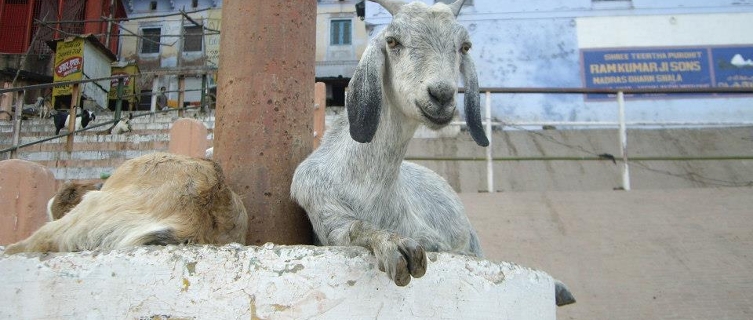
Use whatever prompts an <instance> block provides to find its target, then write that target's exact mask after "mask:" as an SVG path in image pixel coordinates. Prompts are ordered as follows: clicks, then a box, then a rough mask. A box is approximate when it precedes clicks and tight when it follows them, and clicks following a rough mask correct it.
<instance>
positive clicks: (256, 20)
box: [214, 0, 317, 245]
mask: <svg viewBox="0 0 753 320" xmlns="http://www.w3.org/2000/svg"><path fill="white" fill-rule="evenodd" d="M316 4H317V2H316V1H314V0H305V1H268V0H245V1H240V0H230V1H227V0H226V1H224V2H223V4H222V20H223V21H222V23H223V25H225V26H231V27H226V28H223V30H222V34H221V38H220V65H219V75H218V90H217V109H216V122H215V129H214V159H215V160H217V161H218V162H219V163H220V165H221V166H222V168H223V170H224V172H225V176H226V177H227V179H228V182H229V184H230V186H231V187H232V188H233V189H234V190H235V192H237V193H239V194H240V195H242V197H243V201H244V204H245V205H246V209H247V211H248V215H249V228H248V237H247V239H248V240H247V243H248V244H250V245H259V244H262V243H265V242H268V241H270V242H275V243H281V244H299V243H310V242H311V239H312V238H311V226H310V224H309V222H308V219H307V217H306V215H305V213H304V212H303V210H302V209H300V208H299V207H298V206H297V205H296V204H295V203H294V202H293V201H292V200H291V199H290V183H291V180H292V177H293V172H294V170H295V168H296V166H297V165H298V164H299V163H300V162H301V161H303V159H305V158H306V156H308V155H309V154H310V153H311V150H312V110H313V104H314V55H315V47H316Z"/></svg>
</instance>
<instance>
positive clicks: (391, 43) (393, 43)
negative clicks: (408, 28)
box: [387, 37, 400, 49]
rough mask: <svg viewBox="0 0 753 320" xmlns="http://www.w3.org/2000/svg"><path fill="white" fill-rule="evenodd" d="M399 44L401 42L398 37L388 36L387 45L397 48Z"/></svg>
mask: <svg viewBox="0 0 753 320" xmlns="http://www.w3.org/2000/svg"><path fill="white" fill-rule="evenodd" d="M398 45H400V42H398V41H397V39H395V38H393V37H387V46H388V47H390V49H395V47H397V46H398Z"/></svg>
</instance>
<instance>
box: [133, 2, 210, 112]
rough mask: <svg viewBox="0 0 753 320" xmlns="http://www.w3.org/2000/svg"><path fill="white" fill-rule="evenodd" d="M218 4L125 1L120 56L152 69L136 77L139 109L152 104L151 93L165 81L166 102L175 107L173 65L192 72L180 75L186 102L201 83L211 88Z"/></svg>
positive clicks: (194, 101) (194, 99) (193, 100)
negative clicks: (139, 102)
mask: <svg viewBox="0 0 753 320" xmlns="http://www.w3.org/2000/svg"><path fill="white" fill-rule="evenodd" d="M221 6H222V1H214V0H182V1H181V0H160V1H153V0H152V1H137V0H131V1H128V5H127V8H126V10H127V12H128V16H129V20H128V21H124V22H122V23H121V28H122V29H121V34H120V35H121V41H120V47H121V55H120V60H121V61H128V62H134V63H136V64H137V65H138V66H139V68H140V71H141V73H149V72H152V73H153V74H154V75H155V76H154V77H141V78H140V81H139V84H138V85H139V88H140V90H141V96H142V98H141V106H140V108H141V109H146V110H149V109H150V107H151V104H152V93H153V92H156V91H158V90H159V88H160V87H163V86H164V87H165V88H166V89H167V92H168V93H167V96H168V105H170V106H173V107H177V101H178V90H179V88H178V76H177V75H175V74H174V71H182V72H186V73H190V74H191V75H190V76H187V77H185V78H184V81H185V90H186V92H185V95H184V101H185V103H186V104H188V105H198V104H199V102H200V101H201V95H202V87H203V86H207V87H209V88H214V86H215V85H214V76H215V75H216V71H217V66H218V58H219V46H220V22H221V16H222V13H221ZM181 12H184V13H185V15H182V14H181ZM160 71H164V72H160ZM171 72H172V74H171ZM202 75H206V79H205V78H203V77H202ZM213 92H214V90H212V92H211V93H210V95H211V94H212V93H213ZM207 101H209V100H207Z"/></svg>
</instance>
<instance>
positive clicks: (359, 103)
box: [346, 40, 384, 143]
mask: <svg viewBox="0 0 753 320" xmlns="http://www.w3.org/2000/svg"><path fill="white" fill-rule="evenodd" d="M380 42H381V41H380V40H375V41H374V42H372V43H371V44H370V45H369V47H368V48H367V49H366V52H364V54H363V57H362V58H361V62H359V63H358V66H357V67H356V71H355V73H353V78H351V79H350V83H349V84H348V88H349V90H348V98H347V100H346V105H347V110H348V122H349V123H350V137H351V138H353V140H356V141H358V142H361V143H366V142H371V139H373V138H374V134H376V130H377V127H378V126H379V113H380V111H381V108H382V69H383V68H384V52H383V50H384V47H383V46H380V45H379V44H380Z"/></svg>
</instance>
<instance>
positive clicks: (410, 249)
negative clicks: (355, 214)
mask: <svg viewBox="0 0 753 320" xmlns="http://www.w3.org/2000/svg"><path fill="white" fill-rule="evenodd" d="M349 236H350V243H351V244H353V245H358V246H362V247H365V248H367V249H369V250H371V252H373V253H374V256H376V259H377V264H378V267H379V270H381V271H383V272H385V273H387V276H389V277H390V279H392V281H394V282H395V284H396V285H398V286H401V287H402V286H406V285H408V283H410V280H411V277H414V278H420V277H422V276H423V275H424V274H425V273H426V252H425V251H424V248H423V246H421V245H420V244H419V243H418V242H417V241H416V240H413V239H411V238H408V237H403V236H401V235H399V234H397V233H394V232H390V231H387V230H382V229H378V228H376V227H374V226H373V225H371V224H369V223H366V222H364V221H356V222H354V223H353V224H352V225H351V226H350V232H349Z"/></svg>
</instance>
